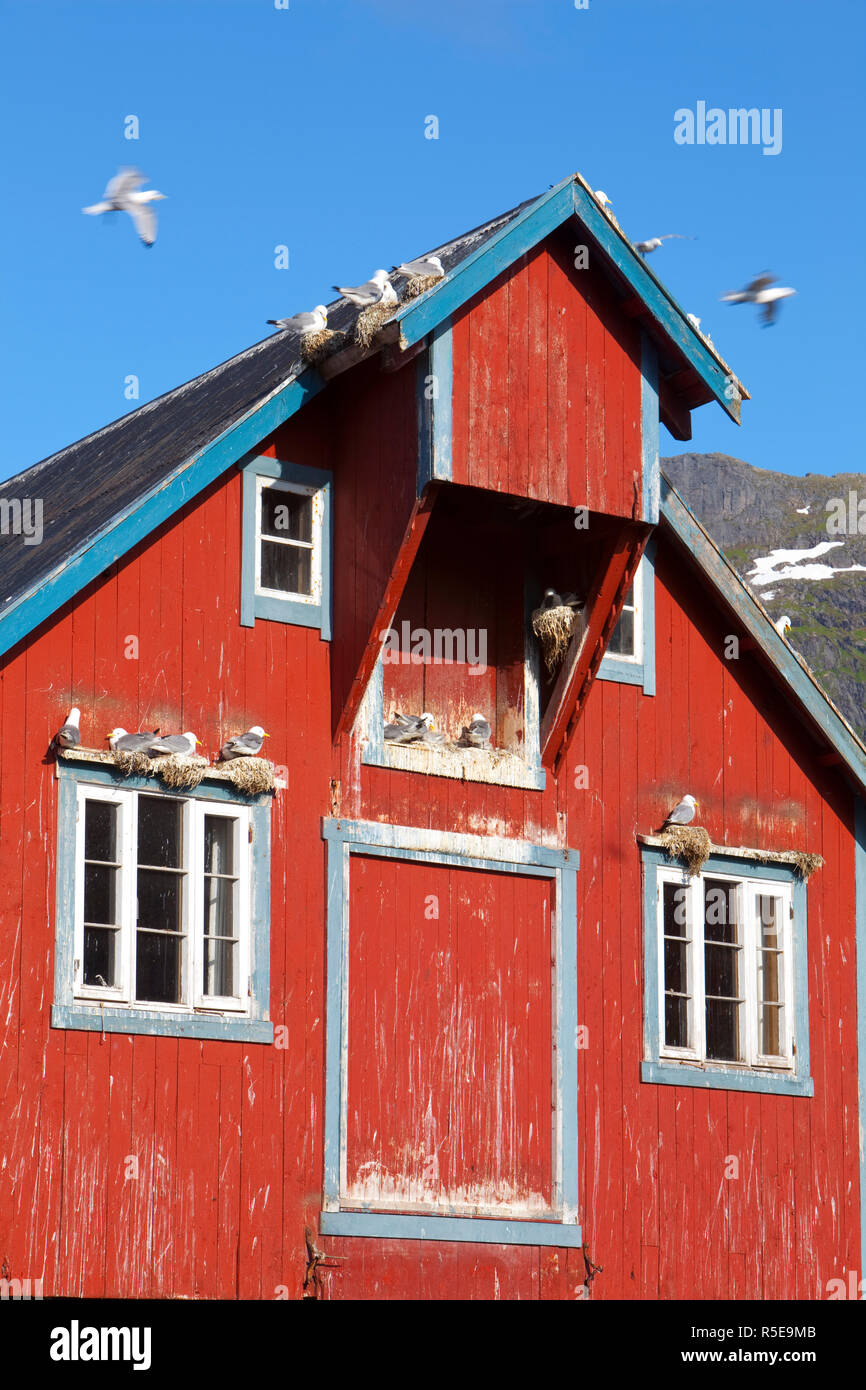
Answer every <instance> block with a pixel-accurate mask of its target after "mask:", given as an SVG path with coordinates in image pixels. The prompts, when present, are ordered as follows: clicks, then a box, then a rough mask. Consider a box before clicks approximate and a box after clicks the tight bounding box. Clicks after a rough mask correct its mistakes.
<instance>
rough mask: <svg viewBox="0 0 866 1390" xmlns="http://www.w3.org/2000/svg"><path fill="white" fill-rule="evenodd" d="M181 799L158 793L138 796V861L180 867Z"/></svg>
mask: <svg viewBox="0 0 866 1390" xmlns="http://www.w3.org/2000/svg"><path fill="white" fill-rule="evenodd" d="M181 844H182V838H181V802H179V801H171V800H169V798H168V797H162V796H140V797H139V798H138V862H139V864H155V865H158V866H160V867H163V868H166V869H179V868H180V867H181V858H180V856H181Z"/></svg>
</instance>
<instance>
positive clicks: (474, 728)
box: [457, 713, 490, 748]
mask: <svg viewBox="0 0 866 1390" xmlns="http://www.w3.org/2000/svg"><path fill="white" fill-rule="evenodd" d="M457 743H458V745H459V746H460V747H461V748H489V747H490V725H489V723H488V722H487V720H486V719H485V718H484V715H483V714H477V713H476V714H473V716H472V718H471V720H470V721H469V728H468V729H467V728H466V727H465V726H464V727H463V728H462V729H461V731H460V737H459V739H458V740H457Z"/></svg>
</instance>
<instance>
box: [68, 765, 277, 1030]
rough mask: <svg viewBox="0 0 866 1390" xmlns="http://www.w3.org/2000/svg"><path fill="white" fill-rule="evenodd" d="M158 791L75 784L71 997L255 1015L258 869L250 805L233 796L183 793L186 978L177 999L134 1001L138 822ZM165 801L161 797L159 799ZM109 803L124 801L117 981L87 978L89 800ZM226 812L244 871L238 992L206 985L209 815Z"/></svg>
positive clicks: (152, 1008) (172, 1010)
mask: <svg viewBox="0 0 866 1390" xmlns="http://www.w3.org/2000/svg"><path fill="white" fill-rule="evenodd" d="M142 796H157V797H160V793H159V791H157V790H154V791H153V792H147V791H138V790H121V789H115V788H110V787H104V786H100V785H98V784H96V783H89V782H83V781H82V782H79V783H78V784H77V787H76V817H75V821H76V824H75V894H74V898H75V902H74V913H75V919H74V933H73V939H74V958H73V998H74V999H75V1000H79V1001H87V1002H90V1003H94V1002H98V1003H101V1004H103V1005H111V1004H114V1005H121V1006H122V1007H123V1008H124V1009H136V1010H138V1009H140V1010H144V1011H148V1012H159V1013H165V1014H190V1013H219V1014H226V1013H230V1014H240V1015H250V1013H251V1006H250V1000H251V979H250V972H251V954H252V950H251V936H252V872H251V826H252V820H251V816H250V811H249V809H248V808H247V807H245V806H240V805H238V804H236V803H234V802H231V803H222V802H217V801H209V800H207V799H205V798H197V797H183V798H177V800H178V801H179V804H180V807H181V816H182V823H181V835H182V843H183V864H184V867H183V868H182V869H181V870H180V872H181V873H182V874H183V889H182V922H183V933H184V936H183V942H182V947H181V968H180V969H181V979H180V986H181V988H180V995H181V1000H180V1002H179V1003H165V1002H160V1001H155V1000H149V999H148V1000H145V999H135V998H134V997H133V988H134V981H135V955H136V941H137V901H136V883H137V872H138V862H137V852H136V851H137V825H138V798H140V797H142ZM160 799H163V798H160ZM87 801H104V802H108V803H110V804H112V805H115V806H117V807H118V831H117V844H118V851H119V854H120V860H119V870H118V872H119V878H120V884H119V889H118V893H117V901H118V904H119V914H118V915H119V917H120V923H119V927H118V933H117V936H118V944H117V947H116V959H117V980H118V983H117V984H116V985H114V986H109V987H103V986H101V985H85V983H84V825H85V803H86V802H87ZM206 815H209V816H211V815H212V816H224V817H227V818H228V819H233V820H235V822H236V826H237V828H236V831H235V852H236V864H237V870H238V875H237V877H238V886H237V891H236V908H237V911H236V921H237V935H238V994H237V996H231V997H226V996H217V995H205V994H204V993H203V992H202V989H201V982H202V972H203V968H204V817H205V816H206Z"/></svg>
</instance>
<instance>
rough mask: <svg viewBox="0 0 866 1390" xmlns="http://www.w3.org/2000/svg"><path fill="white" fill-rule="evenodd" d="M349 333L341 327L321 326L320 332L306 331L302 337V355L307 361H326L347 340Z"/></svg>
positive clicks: (312, 362)
mask: <svg viewBox="0 0 866 1390" xmlns="http://www.w3.org/2000/svg"><path fill="white" fill-rule="evenodd" d="M347 337H348V334H346V333H344V332H343V331H342V330H341V329H339V328H320V329H319V331H318V333H305V334H304V336H303V338H302V339H301V356H302V357H303V359H304V361H305V362H309V363H311V364H313V365H314V364H315V363H316V362H324V360H325V358H326V357H330V356H331V353H332V352H336V351H337V350H338V348H341V347H342V346H343V344H344V343H345V341H346V338H347Z"/></svg>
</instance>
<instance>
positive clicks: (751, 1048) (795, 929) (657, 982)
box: [641, 846, 813, 1096]
mask: <svg viewBox="0 0 866 1390" xmlns="http://www.w3.org/2000/svg"><path fill="white" fill-rule="evenodd" d="M642 858H643V874H644V1048H645V1051H644V1061H643V1063H642V1067H641V1077H642V1080H644V1081H649V1082H657V1083H663V1084H668V1085H673V1086H703V1087H710V1088H715V1089H722V1090H734V1091H762V1092H768V1093H775V1094H779V1095H799V1096H810V1095H812V1094H813V1084H812V1079H811V1076H810V1074H809V1017H808V949H807V923H806V902H807V894H806V884H805V882H804V881H803V880H802V879H800V878H799V877H798V876H797V875H796V873H795V870H794V868H793V867H792V866H791V865H790V864H788V863H785V862H779V861H777V862H758V861H757V860H755V859H749V858H747V857H744V856H742V855H725V854H721V853H714V854H713V855H711V856H710V858H709V859H708V860H707V861H706V863H705V864H704V865H703V867H702V869H701V872H700V873H699V874H695V875H692V876H690V875H689V874H688V872H687V871H686V870H685V869H684V868H683V867H682V866H681V865H679V864H677V863H675V862H672V861H671V860H670V859H668V858H667V856H666V854H665V853H664V851H663V850H661V849H656V848H649V847H646V846H644V847H642Z"/></svg>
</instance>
